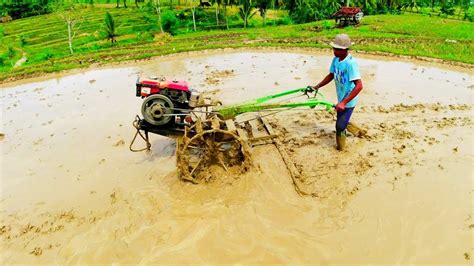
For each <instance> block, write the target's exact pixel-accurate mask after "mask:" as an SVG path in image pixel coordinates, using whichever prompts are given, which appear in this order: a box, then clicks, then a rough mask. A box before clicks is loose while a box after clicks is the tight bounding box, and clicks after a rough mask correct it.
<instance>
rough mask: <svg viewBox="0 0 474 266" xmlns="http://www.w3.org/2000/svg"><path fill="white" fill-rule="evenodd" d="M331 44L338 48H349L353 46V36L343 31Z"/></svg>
mask: <svg viewBox="0 0 474 266" xmlns="http://www.w3.org/2000/svg"><path fill="white" fill-rule="evenodd" d="M329 45H331V46H332V47H333V48H336V49H348V48H349V47H351V45H352V42H351V38H349V35H347V34H344V33H342V34H338V35H336V37H334V40H333V41H332V42H331V43H329Z"/></svg>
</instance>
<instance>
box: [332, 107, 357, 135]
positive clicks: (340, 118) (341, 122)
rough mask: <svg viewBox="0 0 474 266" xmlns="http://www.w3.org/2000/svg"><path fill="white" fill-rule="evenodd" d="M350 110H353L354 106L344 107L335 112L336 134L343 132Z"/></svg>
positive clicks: (349, 116)
mask: <svg viewBox="0 0 474 266" xmlns="http://www.w3.org/2000/svg"><path fill="white" fill-rule="evenodd" d="M352 111H354V107H352V108H345V109H344V110H343V111H341V112H337V120H336V134H337V135H338V136H340V135H342V134H345V132H346V128H347V125H348V124H349V120H350V119H351V115H352Z"/></svg>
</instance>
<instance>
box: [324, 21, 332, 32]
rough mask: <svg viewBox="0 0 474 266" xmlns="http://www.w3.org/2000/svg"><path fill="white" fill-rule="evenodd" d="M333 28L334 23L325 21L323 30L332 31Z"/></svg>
mask: <svg viewBox="0 0 474 266" xmlns="http://www.w3.org/2000/svg"><path fill="white" fill-rule="evenodd" d="M331 28H332V23H331V21H329V20H325V21H324V22H323V29H325V30H330V29H331Z"/></svg>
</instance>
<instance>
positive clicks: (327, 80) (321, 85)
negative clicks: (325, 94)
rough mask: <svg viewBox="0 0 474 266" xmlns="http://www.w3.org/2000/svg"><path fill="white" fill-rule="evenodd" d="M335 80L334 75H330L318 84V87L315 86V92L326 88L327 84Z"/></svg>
mask: <svg viewBox="0 0 474 266" xmlns="http://www.w3.org/2000/svg"><path fill="white" fill-rule="evenodd" d="M333 79H334V74H333V73H329V74H328V75H327V76H326V77H325V78H324V79H323V80H321V82H319V83H318V84H316V86H314V87H313V88H314V89H315V90H317V89H319V88H321V87H324V86H325V85H326V84H328V83H329V82H331V81H332V80H333Z"/></svg>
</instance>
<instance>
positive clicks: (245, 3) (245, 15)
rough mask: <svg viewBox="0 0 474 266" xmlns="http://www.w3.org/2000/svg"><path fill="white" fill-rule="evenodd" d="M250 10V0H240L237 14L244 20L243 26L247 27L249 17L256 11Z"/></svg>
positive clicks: (251, 8) (251, 7)
mask: <svg viewBox="0 0 474 266" xmlns="http://www.w3.org/2000/svg"><path fill="white" fill-rule="evenodd" d="M252 11H253V6H252V0H240V7H239V15H240V18H242V20H243V21H244V28H247V25H248V21H249V19H251V18H252V17H253V16H254V15H255V14H256V13H257V11H254V12H252Z"/></svg>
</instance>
